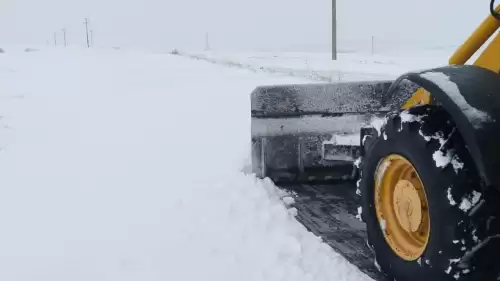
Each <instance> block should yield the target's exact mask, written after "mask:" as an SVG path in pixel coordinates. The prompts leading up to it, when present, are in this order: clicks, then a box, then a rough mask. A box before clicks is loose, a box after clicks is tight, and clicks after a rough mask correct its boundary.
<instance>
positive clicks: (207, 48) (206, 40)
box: [205, 32, 210, 51]
mask: <svg viewBox="0 0 500 281" xmlns="http://www.w3.org/2000/svg"><path fill="white" fill-rule="evenodd" d="M209 50H210V43H209V41H208V32H206V33H205V51H209Z"/></svg>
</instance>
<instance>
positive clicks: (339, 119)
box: [251, 81, 416, 182]
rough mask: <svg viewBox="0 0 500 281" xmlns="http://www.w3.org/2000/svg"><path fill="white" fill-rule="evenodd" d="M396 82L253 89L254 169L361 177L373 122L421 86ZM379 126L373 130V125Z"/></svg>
mask: <svg viewBox="0 0 500 281" xmlns="http://www.w3.org/2000/svg"><path fill="white" fill-rule="evenodd" d="M391 84H392V81H371V82H355V83H352V82H349V83H337V84H305V85H281V86H263V87H258V88H257V89H255V90H254V91H253V92H252V94H251V110H252V126H251V132H252V172H254V173H255V174H256V175H257V176H258V177H261V178H264V177H269V178H271V179H272V180H273V181H275V182H286V181H303V182H308V181H323V180H335V179H348V178H352V177H354V176H355V172H356V169H355V168H354V165H353V162H354V161H355V159H356V158H357V157H358V156H359V155H360V153H361V142H362V136H363V135H364V134H365V133H366V132H367V131H368V130H370V129H369V128H370V127H371V125H370V124H371V123H372V122H373V121H374V120H375V119H377V118H381V117H383V116H384V115H385V114H386V113H387V112H389V111H391V110H394V109H396V108H398V107H400V106H401V104H402V103H403V101H405V100H406V99H408V97H410V95H411V94H412V93H413V92H414V91H415V90H416V87H415V85H414V84H411V83H401V84H399V86H398V87H399V89H397V92H398V95H391V96H387V95H386V92H387V90H388V89H389V87H390V86H391ZM371 131H373V129H372V130H371Z"/></svg>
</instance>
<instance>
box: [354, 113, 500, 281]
mask: <svg viewBox="0 0 500 281" xmlns="http://www.w3.org/2000/svg"><path fill="white" fill-rule="evenodd" d="M402 120H403V121H402ZM443 140H444V142H443ZM369 142H370V149H369V151H368V152H367V153H366V155H365V156H364V159H363V163H362V167H361V180H360V182H359V189H360V191H361V196H362V218H363V220H364V221H365V222H366V225H367V232H368V243H369V245H370V246H371V247H372V249H373V250H374V252H375V255H376V259H377V260H376V261H377V262H378V265H380V269H381V271H382V272H384V273H385V274H386V275H388V276H389V277H391V278H394V279H396V280H398V281H401V280H411V281H413V280H415V281H416V280H419V281H420V280H490V279H491V278H494V279H496V277H497V276H498V269H495V267H498V266H497V263H498V260H496V259H497V258H498V257H500V256H499V254H500V247H499V245H500V243H499V242H498V240H499V239H496V238H498V237H496V236H495V235H498V233H500V232H499V231H498V227H497V226H498V220H497V219H496V215H497V214H496V213H497V210H496V209H497V208H496V207H495V206H494V204H491V202H490V201H493V202H494V201H496V199H497V195H496V193H494V192H492V191H491V190H488V188H486V187H485V186H484V185H483V184H482V183H481V180H480V178H479V176H478V174H477V171H476V169H475V167H474V164H473V162H472V159H471V156H470V154H469V152H468V149H467V147H466V145H465V144H464V142H463V140H462V138H461V136H460V134H459V132H458V131H457V130H456V129H455V125H454V124H453V122H452V121H450V119H449V116H448V114H447V113H446V112H444V111H443V110H441V109H440V108H438V107H433V106H421V107H416V108H413V109H411V110H410V111H400V112H398V113H393V114H390V115H389V116H388V117H387V123H386V125H385V126H384V127H383V128H382V130H381V132H380V135H379V136H378V137H377V138H375V139H374V140H372V141H369ZM436 151H438V152H436ZM435 153H444V154H445V155H447V156H448V157H450V158H451V159H452V160H453V161H451V162H450V163H446V162H444V163H441V164H443V165H442V166H440V167H438V166H439V165H437V162H436V161H435V160H434V159H433V155H434V154H435ZM390 154H399V155H401V156H403V157H405V158H406V159H408V160H409V161H410V162H411V163H412V164H413V166H414V167H415V169H416V170H417V172H418V174H419V176H420V179H421V181H422V183H423V185H424V189H425V193H426V196H427V200H428V204H429V217H430V237H429V242H428V244H427V247H426V249H425V251H424V253H423V254H422V256H421V257H420V258H419V259H418V260H415V261H405V260H403V259H401V258H400V257H399V256H398V255H396V254H395V252H394V251H393V250H392V249H391V248H390V246H389V245H388V243H387V242H386V241H385V238H384V235H383V232H382V231H383V230H382V229H381V226H380V225H381V224H380V223H379V221H378V219H377V215H376V211H375V206H374V205H375V203H374V190H375V180H374V175H375V172H376V170H377V167H378V165H379V163H380V161H381V160H382V159H383V158H385V157H386V156H388V155H390ZM444 164H446V165H444ZM490 192H491V193H492V194H490ZM493 197H494V199H493Z"/></svg>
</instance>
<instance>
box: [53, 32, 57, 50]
mask: <svg viewBox="0 0 500 281" xmlns="http://www.w3.org/2000/svg"><path fill="white" fill-rule="evenodd" d="M54 45H55V46H57V33H56V32H55V31H54Z"/></svg>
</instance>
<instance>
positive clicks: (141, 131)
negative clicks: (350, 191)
mask: <svg viewBox="0 0 500 281" xmlns="http://www.w3.org/2000/svg"><path fill="white" fill-rule="evenodd" d="M0 79H1V81H2V83H1V84H0V85H1V86H0V87H1V91H0V100H1V102H0V115H1V116H2V118H1V119H0V123H1V127H0V128H1V129H0V149H1V150H0V173H1V174H0V186H1V189H0V190H1V194H0V224H1V225H2V231H0V280H13V281H27V280H37V281H45V280H46V281H67V280H72V281H79V280H82V281H83V280H85V281H87V280H92V281H98V280H106V281H115V280H120V281H129V280H140V281H153V280H154V281H156V280H179V281H182V280H189V281H191V280H193V281H194V280H213V281H225V280H227V281H234V280H259V281H266V280H289V281H292V280H297V281H299V280H300V281H305V280H314V281H320V280H325V281H326V280H328V281H331V280H337V281H347V280H356V281H358V280H371V279H370V278H368V277H367V276H366V275H365V274H363V273H361V272H360V271H359V270H358V269H357V268H356V267H354V266H353V265H351V264H349V263H348V262H347V261H346V260H345V259H344V258H342V257H341V256H340V255H339V254H337V253H336V252H334V251H333V250H332V249H331V248H330V247H329V246H327V245H326V244H324V243H323V242H321V240H320V239H319V238H318V237H316V236H314V235H313V234H311V233H310V232H308V231H307V230H306V229H305V228H304V227H303V226H302V225H301V224H300V223H298V222H297V220H296V218H295V217H294V215H295V210H294V209H292V208H287V207H286V204H285V203H284V202H287V203H288V204H290V203H291V201H292V199H291V198H290V197H289V196H288V195H287V194H285V193H283V192H281V191H279V190H278V189H277V188H276V187H275V186H274V185H273V184H272V183H271V182H268V181H262V180H258V179H256V178H254V177H253V176H251V175H244V174H243V173H242V172H240V170H241V166H242V163H244V161H245V158H246V156H247V155H248V153H249V139H250V136H249V134H250V129H249V128H250V116H249V101H250V100H249V94H250V92H251V91H252V90H253V89H254V88H255V87H256V86H257V85H262V84H275V83H279V84H283V83H292V82H293V83H302V82H305V81H300V80H298V79H291V78H288V79H287V78H276V77H275V78H270V77H268V76H266V75H264V74H256V73H251V72H248V71H245V70H234V69H229V68H225V67H220V66H216V65H211V64H207V63H204V62H197V61H193V60H188V59H185V58H182V57H179V56H168V55H158V54H157V55H155V54H145V53H140V52H131V51H114V50H79V49H70V48H68V49H67V50H64V51H63V50H41V51H39V52H30V53H24V52H7V53H5V54H2V55H1V56H0Z"/></svg>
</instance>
